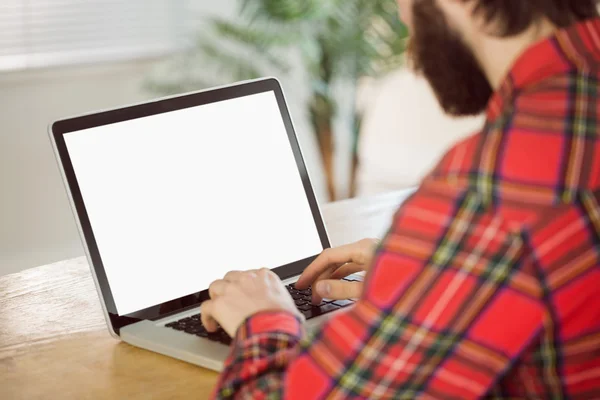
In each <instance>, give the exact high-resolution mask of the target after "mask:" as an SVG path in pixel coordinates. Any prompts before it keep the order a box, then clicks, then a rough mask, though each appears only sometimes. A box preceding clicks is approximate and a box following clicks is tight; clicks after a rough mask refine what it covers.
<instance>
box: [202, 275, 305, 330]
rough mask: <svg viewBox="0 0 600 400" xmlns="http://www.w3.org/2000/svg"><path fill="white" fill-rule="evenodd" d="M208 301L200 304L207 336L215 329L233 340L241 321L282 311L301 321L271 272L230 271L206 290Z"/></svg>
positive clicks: (297, 312) (289, 297)
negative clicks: (223, 331)
mask: <svg viewBox="0 0 600 400" xmlns="http://www.w3.org/2000/svg"><path fill="white" fill-rule="evenodd" d="M208 292H209V294H210V300H207V301H205V302H204V303H202V305H201V307H200V312H201V316H202V323H203V324H204V326H205V327H206V329H207V330H208V331H209V332H214V331H216V330H217V329H218V327H219V325H221V327H223V329H224V330H225V331H226V332H227V333H228V334H229V336H231V337H234V336H235V334H236V332H237V329H238V328H239V326H240V325H241V324H242V322H244V320H245V319H246V318H247V317H249V316H251V315H253V314H256V313H257V312H259V311H266V310H285V311H289V312H291V313H294V314H296V315H298V316H300V317H301V318H304V317H303V316H302V314H300V312H299V311H298V309H297V308H296V305H295V304H294V300H293V299H292V297H291V296H290V294H289V293H288V291H287V289H286V288H285V286H284V285H283V283H281V280H280V279H279V277H278V276H277V275H276V274H275V273H274V272H273V271H271V270H269V269H267V268H263V269H260V270H252V271H244V272H242V271H231V272H228V273H227V274H226V275H225V277H224V278H223V279H220V280H216V281H214V282H213V283H212V284H211V285H210V287H209V288H208Z"/></svg>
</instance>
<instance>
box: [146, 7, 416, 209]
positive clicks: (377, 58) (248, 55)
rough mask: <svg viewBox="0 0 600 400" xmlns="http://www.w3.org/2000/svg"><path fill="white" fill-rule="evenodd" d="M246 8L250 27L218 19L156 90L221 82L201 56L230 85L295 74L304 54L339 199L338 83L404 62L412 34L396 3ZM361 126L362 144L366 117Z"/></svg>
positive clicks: (314, 113)
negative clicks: (294, 61)
mask: <svg viewBox="0 0 600 400" xmlns="http://www.w3.org/2000/svg"><path fill="white" fill-rule="evenodd" d="M240 6H241V7H240V15H241V17H242V21H243V22H241V23H233V22H230V21H227V20H224V19H221V18H214V19H212V20H211V21H210V26H211V30H212V32H213V33H214V35H213V36H214V37H213V38H207V35H206V34H201V35H198V39H197V40H196V41H195V45H194V46H193V47H192V48H190V49H189V51H187V52H186V53H185V54H183V55H182V56H181V57H180V58H179V63H178V64H177V65H178V68H176V69H175V72H174V75H175V78H173V76H171V80H170V81H169V82H157V81H153V82H151V84H150V86H151V88H152V89H153V90H154V91H158V92H161V93H176V92H181V91H186V90H194V89H198V88H202V87H207V86H211V85H214V84H215V83H217V82H214V81H212V82H211V81H206V78H205V77H204V76H203V74H202V73H200V74H198V73H197V70H205V69H206V68H207V65H206V64H203V65H202V66H200V65H198V64H197V63H196V62H195V61H194V60H198V59H202V60H209V61H211V62H212V63H213V67H216V68H217V69H218V70H219V72H220V74H221V75H222V76H227V79H228V80H246V79H254V78H258V77H260V76H264V75H268V73H266V71H267V70H273V69H275V70H276V71H277V72H278V73H282V74H284V73H286V72H287V71H288V70H289V69H290V65H289V64H288V61H286V60H289V59H290V52H291V51H296V52H298V53H299V56H300V57H299V59H300V60H301V62H302V64H303V67H304V68H305V70H306V71H307V73H308V75H309V78H310V81H311V96H310V100H309V103H308V105H307V107H308V113H309V116H310V122H311V124H312V127H313V129H314V132H315V134H316V137H317V142H318V144H319V149H320V153H321V156H322V160H323V166H324V169H325V176H326V180H327V190H328V193H329V197H330V199H331V200H334V199H335V198H336V188H335V183H334V175H333V152H334V148H333V147H334V137H333V120H334V116H335V114H336V109H337V108H338V102H339V101H340V99H336V97H335V95H334V93H333V90H332V85H333V84H334V83H335V82H336V81H338V80H340V79H342V80H347V81H350V82H353V83H356V82H357V80H358V79H359V78H360V77H363V76H373V75H378V74H381V73H384V72H387V71H389V70H390V69H392V68H394V67H397V66H398V65H399V64H400V63H401V62H402V54H403V52H404V50H405V43H406V40H405V39H406V36H407V31H406V28H405V27H404V25H402V24H401V22H400V20H399V19H398V15H397V6H396V0H240ZM197 56H200V57H197ZM219 83H220V82H219ZM353 124H354V128H353V132H352V134H353V135H354V139H355V143H356V140H357V137H358V136H357V135H358V131H359V125H360V116H359V115H355V118H354V121H353ZM355 160H356V157H355ZM354 165H356V163H354ZM354 168H355V167H353V169H354Z"/></svg>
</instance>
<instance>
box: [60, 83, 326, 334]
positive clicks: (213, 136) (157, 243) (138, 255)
mask: <svg viewBox="0 0 600 400" xmlns="http://www.w3.org/2000/svg"><path fill="white" fill-rule="evenodd" d="M50 136H51V139H52V142H53V144H54V147H55V151H56V156H57V160H58V162H59V165H60V167H61V170H62V172H63V178H64V181H65V186H66V187H67V192H68V193H69V195H70V200H71V205H72V207H73V210H74V214H75V216H76V220H77V222H78V225H79V228H80V233H81V237H82V242H83V244H84V247H85V250H86V254H87V257H88V261H89V263H90V266H91V269H92V272H93V275H94V279H95V282H96V285H97V288H98V292H99V295H100V297H101V300H102V303H103V306H104V309H105V313H106V317H107V321H108V323H109V326H110V328H111V330H112V332H114V333H116V334H118V333H119V330H120V328H122V327H123V326H125V325H128V324H130V323H134V322H137V321H139V320H141V319H158V318H163V317H165V316H167V315H169V314H172V313H175V312H181V311H183V310H185V309H187V308H191V307H195V306H198V305H199V304H200V303H201V302H202V301H204V300H206V299H207V298H208V290H207V288H208V286H209V284H210V283H211V282H212V281H213V280H215V279H219V278H221V277H222V276H223V275H224V274H225V273H226V272H227V271H229V270H234V269H236V270H247V269H254V268H261V267H268V268H271V269H273V270H274V271H275V272H276V273H277V275H279V276H280V277H281V278H282V279H287V278H289V277H292V276H295V275H298V274H300V273H301V272H302V271H303V270H304V268H306V267H307V266H308V265H309V264H310V262H311V261H312V260H313V259H314V258H315V257H316V256H317V255H318V254H319V253H320V252H321V251H322V250H323V249H324V248H327V247H329V245H330V244H329V240H328V238H327V233H326V230H325V226H324V224H323V219H322V217H321V214H320V211H319V207H318V204H317V201H316V199H315V194H314V192H313V189H312V187H311V183H310V179H309V176H308V172H307V169H306V165H305V163H304V160H303V157H302V153H301V150H300V146H299V144H298V140H297V138H296V134H295V132H294V128H293V125H292V121H291V118H290V115H289V111H288V109H287V106H286V102H285V99H284V95H283V92H282V90H281V86H280V84H279V82H278V81H277V80H276V79H273V78H269V79H261V80H257V81H250V82H243V83H239V84H234V85H232V86H227V87H222V88H217V89H212V90H208V91H203V92H196V93H191V94H186V95H182V96H176V97H170V98H164V99H160V100H156V101H152V102H148V103H144V104H138V105H134V106H130V107H125V108H120V109H115V110H110V111H103V112H98V113H94V114H89V115H84V116H79V117H73V118H68V119H64V120H60V121H57V122H55V123H53V124H52V125H51V126H50Z"/></svg>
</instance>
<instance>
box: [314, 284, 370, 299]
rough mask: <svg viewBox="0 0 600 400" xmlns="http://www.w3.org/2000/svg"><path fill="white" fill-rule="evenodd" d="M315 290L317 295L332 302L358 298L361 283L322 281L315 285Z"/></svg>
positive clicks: (361, 287) (361, 286) (361, 288)
mask: <svg viewBox="0 0 600 400" xmlns="http://www.w3.org/2000/svg"><path fill="white" fill-rule="evenodd" d="M315 290H316V291H317V292H319V295H320V296H322V297H326V298H328V299H333V300H346V299H353V298H358V297H360V296H361V294H362V290H363V283H362V282H346V281H339V280H324V281H320V282H318V283H317V285H316V286H315Z"/></svg>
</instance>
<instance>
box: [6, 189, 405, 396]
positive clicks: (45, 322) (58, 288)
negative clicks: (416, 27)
mask: <svg viewBox="0 0 600 400" xmlns="http://www.w3.org/2000/svg"><path fill="white" fill-rule="evenodd" d="M409 194H410V191H401V192H394V193H389V194H385V195H381V196H378V197H374V198H366V199H356V200H348V201H343V202H339V203H332V204H329V205H325V206H324V207H323V216H324V218H325V221H326V225H327V229H328V231H329V236H330V238H331V239H332V243H333V245H334V246H336V245H340V244H343V243H349V242H352V241H355V240H358V239H361V238H364V237H381V236H383V234H384V233H385V231H386V229H387V227H388V225H389V223H390V221H391V216H392V214H393V213H394V211H395V210H396V208H397V207H398V205H399V204H400V203H401V202H402V201H403V200H404V199H405V198H406V197H407V196H408V195H409ZM216 379H217V374H216V373H215V372H213V371H209V370H206V369H204V368H200V367H197V366H194V365H190V364H187V363H184V362H181V361H177V360H174V359H171V358H168V357H164V356H161V355H159V354H155V353H152V352H149V351H145V350H142V349H138V348H135V347H133V346H130V345H128V344H126V343H122V342H119V341H117V340H115V339H113V338H112V337H111V336H109V334H108V331H107V329H106V325H105V322H104V317H103V315H102V311H101V308H100V303H99V300H98V296H97V294H96V289H95V287H94V284H93V281H92V278H91V275H90V271H89V267H88V263H87V261H86V259H85V258H84V257H81V258H76V259H73V260H67V261H62V262H58V263H55V264H51V265H45V266H42V267H38V268H33V269H30V270H27V271H23V272H20V273H16V274H12V275H7V276H4V277H0V399H38V398H40V399H42V398H43V399H98V398H100V399H137V398H153V399H154V398H155V399H162V398H184V397H186V398H187V397H190V398H191V397H193V398H196V399H198V398H206V397H208V395H209V393H210V391H211V389H212V387H213V386H214V384H215V382H216Z"/></svg>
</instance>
